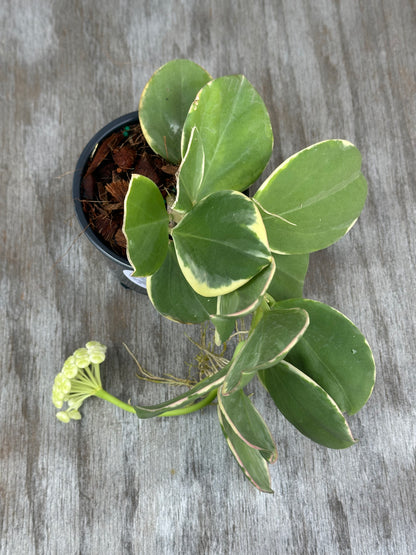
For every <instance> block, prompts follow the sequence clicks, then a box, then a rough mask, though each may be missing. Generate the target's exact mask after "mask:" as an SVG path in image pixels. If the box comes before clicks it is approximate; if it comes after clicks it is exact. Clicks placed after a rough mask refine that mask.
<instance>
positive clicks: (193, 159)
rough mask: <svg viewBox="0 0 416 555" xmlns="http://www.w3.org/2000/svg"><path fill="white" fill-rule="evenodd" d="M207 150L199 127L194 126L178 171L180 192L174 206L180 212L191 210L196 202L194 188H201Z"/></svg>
mask: <svg viewBox="0 0 416 555" xmlns="http://www.w3.org/2000/svg"><path fill="white" fill-rule="evenodd" d="M204 170H205V152H204V146H203V144H202V141H201V139H200V136H199V132H198V129H197V128H196V127H194V128H193V129H192V132H191V137H190V139H189V146H188V150H187V151H186V153H185V156H184V157H183V160H182V163H181V165H180V168H179V171H178V178H177V189H178V194H177V197H176V200H175V204H174V205H173V208H174V209H175V210H177V211H178V212H189V210H190V209H191V208H192V206H193V203H194V197H193V190H194V189H195V188H197V189H198V188H199V186H200V184H201V182H202V179H203V177H204Z"/></svg>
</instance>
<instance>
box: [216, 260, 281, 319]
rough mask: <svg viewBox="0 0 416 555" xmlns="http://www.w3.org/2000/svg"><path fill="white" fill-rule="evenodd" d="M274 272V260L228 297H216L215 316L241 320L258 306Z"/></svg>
mask: <svg viewBox="0 0 416 555" xmlns="http://www.w3.org/2000/svg"><path fill="white" fill-rule="evenodd" d="M275 270H276V264H275V262H274V260H272V261H271V263H270V264H269V265H268V266H267V267H266V268H264V269H263V270H262V271H261V272H259V273H258V274H257V275H256V276H254V277H253V278H252V279H251V280H250V281H249V282H247V283H246V284H245V285H243V286H242V287H239V288H238V289H236V290H235V291H233V292H232V293H228V295H222V296H221V297H218V304H217V314H221V315H222V316H226V317H228V318H242V317H243V316H246V315H247V314H250V313H251V312H253V311H254V310H256V308H257V307H258V306H259V305H260V303H261V301H262V298H263V295H264V294H265V293H266V291H267V288H268V287H269V285H270V282H271V280H272V278H273V275H274V273H275Z"/></svg>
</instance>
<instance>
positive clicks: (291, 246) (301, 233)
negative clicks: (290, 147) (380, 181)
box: [254, 140, 367, 254]
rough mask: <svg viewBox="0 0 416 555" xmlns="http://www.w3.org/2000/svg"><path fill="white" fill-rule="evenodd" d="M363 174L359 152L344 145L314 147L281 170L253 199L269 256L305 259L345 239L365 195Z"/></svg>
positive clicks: (319, 144) (339, 142) (319, 145)
mask: <svg viewBox="0 0 416 555" xmlns="http://www.w3.org/2000/svg"><path fill="white" fill-rule="evenodd" d="M360 168H361V155H360V152H359V151H358V150H357V148H356V147H355V146H354V145H352V144H351V143H349V142H347V141H342V140H331V141H324V142H322V143H318V144H315V145H312V146H310V147H308V148H306V149H305V150H302V151H300V152H298V153H297V154H294V155H293V156H291V157H290V158H289V159H288V160H286V162H284V163H283V164H281V165H280V166H279V167H278V168H277V169H276V170H275V171H274V172H273V173H272V175H271V176H270V177H269V178H268V179H267V180H266V181H265V182H264V183H263V185H262V186H261V187H260V189H259V190H258V191H257V193H256V194H255V195H254V198H255V199H256V200H257V201H258V203H259V204H260V206H261V208H262V210H261V213H262V217H263V220H264V224H265V226H266V229H267V235H268V238H269V241H270V248H271V250H272V251H274V252H277V253H280V254H304V253H308V252H313V251H317V250H319V249H323V248H325V247H328V246H329V245H331V244H332V243H335V241H337V240H338V239H339V238H340V237H342V236H343V235H345V233H347V231H348V230H349V229H350V228H351V227H352V225H353V224H354V223H355V221H356V219H357V218H358V216H359V214H360V212H361V210H362V208H363V206H364V202H365V198H366V195H367V182H366V180H365V178H364V176H363V175H362V173H361V171H360Z"/></svg>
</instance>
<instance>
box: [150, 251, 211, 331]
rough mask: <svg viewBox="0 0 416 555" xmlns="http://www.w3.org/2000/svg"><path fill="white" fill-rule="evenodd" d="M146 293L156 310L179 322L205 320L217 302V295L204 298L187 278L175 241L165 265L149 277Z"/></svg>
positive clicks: (190, 322) (191, 322)
mask: <svg viewBox="0 0 416 555" xmlns="http://www.w3.org/2000/svg"><path fill="white" fill-rule="evenodd" d="M147 292H148V294H149V298H150V300H151V301H152V303H153V305H154V307H155V308H156V310H157V311H158V312H160V313H161V314H163V316H166V317H167V318H170V319H171V320H175V321H176V322H182V323H189V324H199V323H201V322H204V321H205V320H208V319H209V314H211V313H212V312H213V311H214V312H215V307H216V305H217V299H216V298H209V297H201V296H200V295H198V294H197V293H195V291H194V290H193V289H192V287H191V286H190V285H189V283H188V282H187V281H186V279H185V278H184V276H183V274H182V272H181V270H180V268H179V265H178V261H177V259H176V253H175V248H174V246H173V243H172V242H170V243H169V249H168V253H167V256H166V258H165V260H164V262H163V264H162V266H161V267H160V268H159V270H158V271H157V272H156V273H154V274H153V275H152V276H151V277H150V278H148V280H147Z"/></svg>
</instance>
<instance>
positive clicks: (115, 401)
mask: <svg viewBox="0 0 416 555" xmlns="http://www.w3.org/2000/svg"><path fill="white" fill-rule="evenodd" d="M94 395H95V396H96V397H99V398H100V399H104V400H105V401H109V402H110V403H113V405H116V406H117V407H120V408H121V409H123V410H126V411H127V412H133V413H135V412H136V411H135V410H134V407H132V406H131V405H128V404H127V403H124V402H123V401H120V399H117V397H114V395H111V393H107V391H105V390H104V389H97V391H95V392H94Z"/></svg>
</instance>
